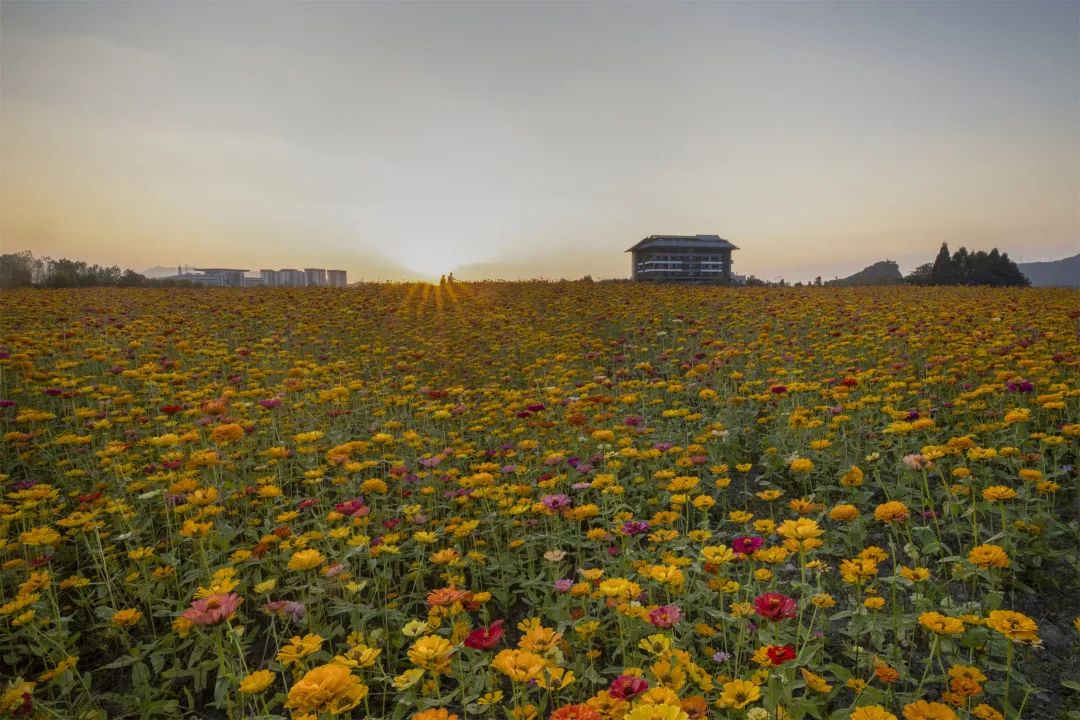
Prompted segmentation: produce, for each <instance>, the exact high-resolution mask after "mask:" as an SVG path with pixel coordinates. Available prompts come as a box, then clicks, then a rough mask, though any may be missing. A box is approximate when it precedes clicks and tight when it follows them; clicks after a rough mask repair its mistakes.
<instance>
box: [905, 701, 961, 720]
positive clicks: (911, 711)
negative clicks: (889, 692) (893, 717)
mask: <svg viewBox="0 0 1080 720" xmlns="http://www.w3.org/2000/svg"><path fill="white" fill-rule="evenodd" d="M904 720H957V719H956V713H954V712H953V711H952V708H950V707H949V706H948V705H943V704H941V703H938V702H927V701H925V700H919V701H917V702H913V703H911V704H910V705H905V706H904Z"/></svg>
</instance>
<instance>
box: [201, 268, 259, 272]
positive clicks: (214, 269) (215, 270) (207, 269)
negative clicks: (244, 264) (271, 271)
mask: <svg viewBox="0 0 1080 720" xmlns="http://www.w3.org/2000/svg"><path fill="white" fill-rule="evenodd" d="M191 269H192V270H194V271H195V272H205V273H210V272H219V273H220V272H251V271H250V270H241V269H239V268H191Z"/></svg>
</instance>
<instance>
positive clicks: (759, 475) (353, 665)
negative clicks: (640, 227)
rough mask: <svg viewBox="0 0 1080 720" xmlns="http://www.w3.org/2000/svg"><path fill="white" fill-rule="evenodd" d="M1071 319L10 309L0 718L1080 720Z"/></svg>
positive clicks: (581, 308)
mask: <svg viewBox="0 0 1080 720" xmlns="http://www.w3.org/2000/svg"><path fill="white" fill-rule="evenodd" d="M1078 330H1080V292H1077V291H1071V290H1046V289H1041V290H1032V289H1021V290H990V289H978V288H934V289H913V288H904V287H890V288H864V289H830V288H826V289H820V288H789V289H725V288H701V287H697V288H695V287H691V288H681V287H668V286H650V285H632V284H624V283H617V284H593V283H587V282H578V283H476V284H471V283H454V282H451V283H446V284H443V285H422V284H385V285H367V286H361V287H357V288H350V289H348V290H331V289H307V290H269V289H268V290H259V289H254V290H241V291H230V290H160V291H159V290H145V289H144V290H117V289H85V290H70V291H14V292H5V293H4V294H3V296H2V297H0V424H2V432H3V438H2V446H0V447H2V452H3V454H2V462H0V717H8V716H12V717H40V718H62V719H67V718H79V719H85V720H90V719H92V718H93V719H97V718H101V719H104V718H153V717H170V718H174V717H190V718H279V717H291V718H295V719H299V718H305V719H307V720H315V719H319V720H323V719H325V718H329V717H340V718H350V717H351V718H368V717H370V718H386V719H390V718H393V719H395V720H396V719H405V718H417V719H418V720H453V718H455V717H456V718H458V720H466V718H500V719H501V718H515V719H516V720H532V719H533V718H539V719H543V720H547V719H548V718H552V719H554V720H571V719H573V718H576V719H578V720H599V719H605V720H607V719H611V720H619V719H620V718H621V719H625V720H686V719H689V718H749V719H750V720H766V719H767V718H775V719H779V718H791V719H793V720H799V719H802V718H819V719H821V718H844V719H846V718H852V719H853V720H890V719H898V718H904V719H905V720H931V719H932V720H949V719H951V718H962V719H967V718H978V719H979V720H994V719H995V718H1010V719H1011V718H1018V717H1026V718H1039V717H1060V718H1066V717H1076V716H1077V715H1076V714H1075V713H1074V712H1073V711H1074V710H1075V708H1078V707H1080V669H1078V665H1080V581H1078V579H1077V577H1078V576H1077V574H1078V569H1080V556H1078V544H1080V520H1078V515H1080V512H1078V508H1080V505H1078V503H1080V497H1078V492H1077V490H1078V479H1077V478H1078V476H1077V471H1076V464H1077V446H1078V439H1080V340H1078Z"/></svg>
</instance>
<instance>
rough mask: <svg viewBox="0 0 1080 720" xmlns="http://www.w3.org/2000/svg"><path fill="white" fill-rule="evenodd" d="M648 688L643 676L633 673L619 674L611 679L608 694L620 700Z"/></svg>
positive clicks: (627, 698) (638, 693) (634, 695)
mask: <svg viewBox="0 0 1080 720" xmlns="http://www.w3.org/2000/svg"><path fill="white" fill-rule="evenodd" d="M648 689H649V683H648V681H646V680H645V679H644V678H639V677H637V676H635V675H620V676H619V677H617V678H615V679H614V680H612V681H611V687H609V688H608V694H609V695H611V697H613V698H619V699H620V700H630V699H631V698H634V697H637V696H638V695H640V694H641V693H643V692H645V691H646V690H648Z"/></svg>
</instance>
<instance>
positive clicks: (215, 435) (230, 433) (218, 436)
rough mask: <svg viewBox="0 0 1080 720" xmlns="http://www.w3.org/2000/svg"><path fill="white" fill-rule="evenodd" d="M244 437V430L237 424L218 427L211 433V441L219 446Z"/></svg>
mask: <svg viewBox="0 0 1080 720" xmlns="http://www.w3.org/2000/svg"><path fill="white" fill-rule="evenodd" d="M242 437H244V428H243V427H242V426H240V425H238V424H236V423H229V424H227V425H218V426H217V427H216V428H214V429H213V430H211V431H210V439H211V440H212V441H213V442H215V443H217V444H218V445H226V444H228V443H231V442H236V441H237V440H239V439H241V438H242Z"/></svg>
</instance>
